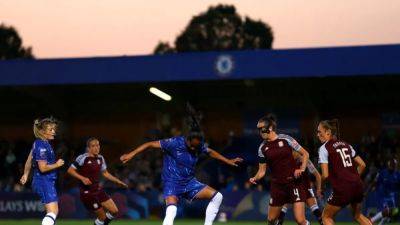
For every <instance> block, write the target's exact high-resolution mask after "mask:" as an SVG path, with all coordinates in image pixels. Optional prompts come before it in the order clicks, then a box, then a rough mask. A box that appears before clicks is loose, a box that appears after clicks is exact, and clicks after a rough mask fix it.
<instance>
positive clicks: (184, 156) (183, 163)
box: [160, 136, 208, 184]
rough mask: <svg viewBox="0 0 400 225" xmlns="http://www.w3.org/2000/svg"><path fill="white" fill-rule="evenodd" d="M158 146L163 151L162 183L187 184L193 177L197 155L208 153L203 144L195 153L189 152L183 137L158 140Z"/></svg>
mask: <svg viewBox="0 0 400 225" xmlns="http://www.w3.org/2000/svg"><path fill="white" fill-rule="evenodd" d="M160 145H161V148H162V149H163V151H164V163H163V170H162V179H163V181H164V183H165V182H173V183H178V184H179V183H187V182H189V181H190V180H191V179H193V178H194V176H195V166H196V163H197V160H198V157H199V155H200V154H202V153H208V148H207V146H206V144H204V143H202V144H201V145H200V147H199V149H198V150H197V152H193V151H192V150H190V149H189V148H188V147H187V145H186V139H185V137H183V136H178V137H173V138H169V139H164V140H160Z"/></svg>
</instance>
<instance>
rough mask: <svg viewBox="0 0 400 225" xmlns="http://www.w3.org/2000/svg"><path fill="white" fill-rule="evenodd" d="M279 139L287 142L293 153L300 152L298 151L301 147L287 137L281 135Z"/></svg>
mask: <svg viewBox="0 0 400 225" xmlns="http://www.w3.org/2000/svg"><path fill="white" fill-rule="evenodd" d="M279 137H280V138H282V139H285V140H286V141H287V142H288V144H289V146H290V147H291V148H292V149H293V150H295V151H300V149H301V148H302V147H301V145H300V144H299V143H298V142H297V141H296V140H295V139H294V138H292V137H291V136H289V135H286V134H281V135H279Z"/></svg>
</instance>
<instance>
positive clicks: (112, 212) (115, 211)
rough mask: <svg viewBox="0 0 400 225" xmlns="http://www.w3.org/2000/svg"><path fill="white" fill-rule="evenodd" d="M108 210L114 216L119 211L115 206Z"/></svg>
mask: <svg viewBox="0 0 400 225" xmlns="http://www.w3.org/2000/svg"><path fill="white" fill-rule="evenodd" d="M109 212H110V213H111V215H112V216H114V217H116V216H117V215H118V212H119V211H118V208H117V207H115V208H113V209H111V210H110V211H109Z"/></svg>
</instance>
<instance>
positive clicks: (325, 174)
mask: <svg viewBox="0 0 400 225" xmlns="http://www.w3.org/2000/svg"><path fill="white" fill-rule="evenodd" d="M320 165H321V186H322V185H323V184H324V183H325V181H326V179H328V176H329V168H328V163H321V164H320Z"/></svg>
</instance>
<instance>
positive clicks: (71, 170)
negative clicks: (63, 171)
mask: <svg viewBox="0 0 400 225" xmlns="http://www.w3.org/2000/svg"><path fill="white" fill-rule="evenodd" d="M67 173H68V174H69V175H71V176H73V177H75V178H76V179H78V180H80V181H81V182H82V183H83V184H84V185H91V184H92V181H90V179H89V178H87V177H84V176H82V175H80V174H79V173H78V171H77V170H76V169H75V168H73V167H69V168H68V170H67Z"/></svg>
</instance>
